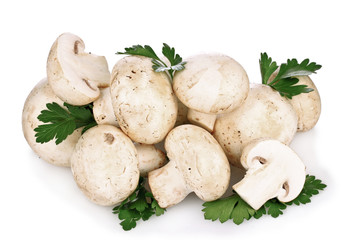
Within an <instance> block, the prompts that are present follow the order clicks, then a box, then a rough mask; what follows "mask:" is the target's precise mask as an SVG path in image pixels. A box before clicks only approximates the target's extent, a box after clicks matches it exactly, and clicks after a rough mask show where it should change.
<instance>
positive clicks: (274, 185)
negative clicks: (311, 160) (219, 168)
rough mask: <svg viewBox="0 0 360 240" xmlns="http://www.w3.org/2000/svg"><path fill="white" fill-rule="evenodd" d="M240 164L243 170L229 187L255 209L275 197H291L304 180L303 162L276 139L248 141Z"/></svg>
mask: <svg viewBox="0 0 360 240" xmlns="http://www.w3.org/2000/svg"><path fill="white" fill-rule="evenodd" d="M241 164H242V165H243V166H244V168H245V169H247V172H246V175H245V177H244V178H243V179H242V180H241V181H240V182H239V183H237V184H235V185H234V186H233V189H234V190H235V191H236V192H237V193H238V194H239V195H240V197H241V198H242V199H243V200H244V201H246V202H247V203H248V204H249V205H250V206H251V207H252V208H254V209H255V210H257V209H259V208H260V207H261V206H262V205H263V204H264V203H265V202H266V201H267V200H269V199H272V198H275V197H277V198H278V199H279V201H281V202H289V201H291V200H293V199H295V198H296V197H297V196H298V195H299V194H300V192H301V190H302V188H303V186H304V183H305V177H306V174H305V165H304V163H303V162H302V161H301V159H300V158H299V157H298V155H297V154H296V153H295V152H294V151H293V150H292V149H291V148H289V147H288V146H286V145H285V144H283V143H281V142H279V141H277V140H272V139H267V140H263V139H260V140H256V141H254V142H252V143H250V144H249V145H247V146H246V147H245V148H244V150H243V154H242V156H241Z"/></svg>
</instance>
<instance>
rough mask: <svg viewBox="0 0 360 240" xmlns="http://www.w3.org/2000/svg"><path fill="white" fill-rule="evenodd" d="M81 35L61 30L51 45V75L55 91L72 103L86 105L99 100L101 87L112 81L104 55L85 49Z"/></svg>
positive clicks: (49, 66) (48, 64) (49, 67)
mask: <svg viewBox="0 0 360 240" xmlns="http://www.w3.org/2000/svg"><path fill="white" fill-rule="evenodd" d="M84 49H85V44H84V42H83V40H82V39H81V38H79V37H78V36H76V35H74V34H71V33H64V34H61V35H60V36H59V37H58V38H57V39H56V41H55V42H54V44H53V45H52V47H51V50H50V53H49V57H48V60H47V77H48V79H49V83H50V86H51V88H52V89H53V90H54V92H55V94H56V95H57V96H58V97H59V98H60V99H62V100H63V101H65V102H67V103H69V104H72V105H86V104H89V103H91V102H93V101H94V100H96V99H97V98H98V97H99V95H100V91H99V87H100V88H101V87H107V86H109V83H110V73H109V70H108V64H107V61H106V59H105V57H103V56H96V55H94V54H92V53H86V52H84Z"/></svg>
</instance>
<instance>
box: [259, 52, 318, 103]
mask: <svg viewBox="0 0 360 240" xmlns="http://www.w3.org/2000/svg"><path fill="white" fill-rule="evenodd" d="M259 63H260V71H261V77H262V84H265V85H269V86H270V87H272V88H273V89H275V90H276V91H278V92H279V93H280V95H281V96H283V97H286V98H288V99H291V98H292V97H293V96H296V95H299V94H301V93H309V92H312V91H314V89H312V88H308V86H307V85H296V84H297V83H298V82H299V79H297V78H296V77H297V76H308V75H310V74H312V73H316V71H317V70H319V69H320V68H321V65H319V64H316V63H315V62H310V60H309V59H305V60H303V61H302V62H301V63H298V61H297V60H296V59H291V60H290V59H288V60H287V63H283V64H281V65H280V68H279V66H278V65H277V63H276V62H275V61H272V59H271V57H268V55H267V53H261V56H260V60H259ZM278 68H279V72H278V73H277V75H276V76H275V78H274V79H273V80H270V77H271V75H272V74H273V73H274V72H275V71H276V69H278Z"/></svg>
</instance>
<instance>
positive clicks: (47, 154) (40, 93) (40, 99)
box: [22, 78, 82, 167]
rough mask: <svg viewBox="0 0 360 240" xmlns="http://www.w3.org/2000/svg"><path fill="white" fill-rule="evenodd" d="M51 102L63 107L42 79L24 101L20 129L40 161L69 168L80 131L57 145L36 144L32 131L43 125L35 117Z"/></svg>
mask: <svg viewBox="0 0 360 240" xmlns="http://www.w3.org/2000/svg"><path fill="white" fill-rule="evenodd" d="M52 102H56V103H57V104H59V105H60V106H63V103H64V102H63V101H61V100H60V98H58V97H57V96H56V95H55V93H54V92H53V90H52V89H51V87H50V85H49V83H48V81H47V79H46V78H44V79H43V80H41V81H40V82H39V83H38V84H37V85H36V86H35V87H34V89H33V90H32V91H31V92H30V94H29V96H28V97H27V99H26V101H25V104H24V108H23V112H22V129H23V132H24V136H25V139H26V141H27V142H28V144H29V146H30V147H31V149H32V150H33V151H34V152H35V153H36V154H37V155H38V156H39V157H40V158H41V159H43V160H45V161H47V162H49V163H51V164H54V165H57V166H63V167H70V158H71V154H72V153H73V151H74V149H75V145H76V143H77V141H78V139H79V138H80V135H81V130H82V129H79V128H78V129H76V130H75V131H74V132H73V133H72V134H71V135H69V136H68V137H67V138H66V139H65V140H64V141H62V142H61V143H60V144H58V145H56V143H55V140H51V141H50V142H47V143H43V144H41V143H38V142H36V137H35V134H36V132H35V131H34V129H35V128H37V127H38V126H39V125H40V124H43V123H42V122H40V120H39V119H38V118H37V117H38V116H39V115H40V113H41V111H42V110H44V109H46V104H47V103H52Z"/></svg>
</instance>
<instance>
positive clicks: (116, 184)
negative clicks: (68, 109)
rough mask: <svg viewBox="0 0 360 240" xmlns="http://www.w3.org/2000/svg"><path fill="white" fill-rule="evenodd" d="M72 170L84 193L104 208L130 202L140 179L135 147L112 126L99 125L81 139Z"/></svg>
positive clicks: (73, 157) (73, 159) (72, 162)
mask: <svg viewBox="0 0 360 240" xmlns="http://www.w3.org/2000/svg"><path fill="white" fill-rule="evenodd" d="M71 170H72V173H73V176H74V179H75V181H76V183H77V185H78V187H79V188H80V189H81V191H82V192H83V193H84V194H85V195H86V196H87V197H88V198H89V199H90V200H91V201H93V202H94V203H96V204H99V205H104V206H110V205H114V204H117V203H119V202H121V201H123V200H124V199H126V198H127V197H128V196H129V195H130V194H131V193H132V192H133V191H134V190H135V189H136V187H137V184H138V181H139V176H140V175H139V169H138V159H137V153H136V148H135V146H134V144H133V143H132V141H131V140H130V139H129V138H128V137H127V136H126V135H125V134H124V133H123V132H122V131H121V130H120V129H119V128H117V127H114V126H111V125H97V126H95V127H93V128H90V129H89V130H87V131H86V132H85V133H84V134H83V135H82V136H81V138H80V139H79V141H78V143H77V144H76V148H75V151H74V153H73V155H72V157H71Z"/></svg>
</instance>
